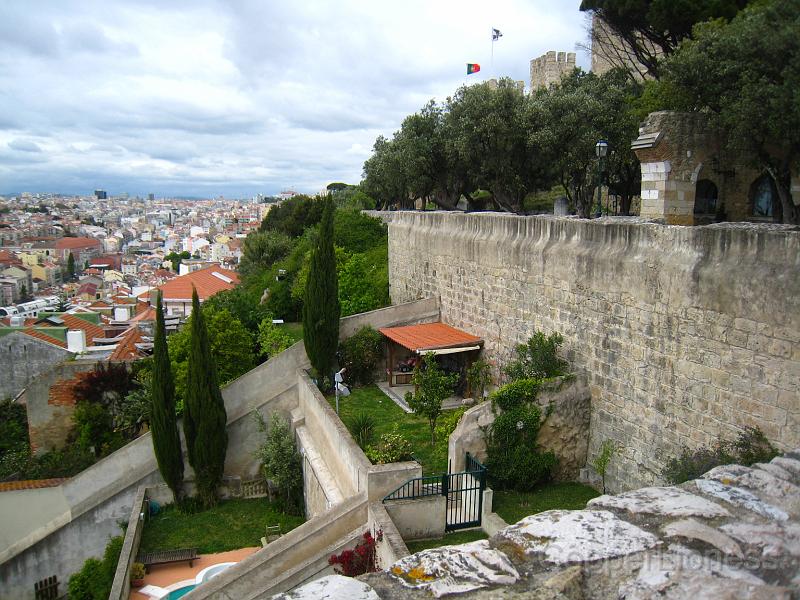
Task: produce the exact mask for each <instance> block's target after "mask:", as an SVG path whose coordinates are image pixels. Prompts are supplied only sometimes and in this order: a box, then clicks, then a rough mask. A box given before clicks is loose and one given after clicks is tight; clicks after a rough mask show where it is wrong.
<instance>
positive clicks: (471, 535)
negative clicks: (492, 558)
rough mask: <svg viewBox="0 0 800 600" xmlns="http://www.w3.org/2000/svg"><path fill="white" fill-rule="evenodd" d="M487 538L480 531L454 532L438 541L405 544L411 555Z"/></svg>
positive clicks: (484, 533)
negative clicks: (429, 549)
mask: <svg viewBox="0 0 800 600" xmlns="http://www.w3.org/2000/svg"><path fill="white" fill-rule="evenodd" d="M488 538H489V536H488V535H486V532H485V531H483V530H482V529H469V530H467V531H455V532H453V533H446V534H445V535H444V537H443V538H442V539H440V540H420V541H417V542H406V546H408V551H409V552H411V554H414V553H415V552H419V551H421V550H427V549H428V548H439V547H441V546H454V545H456V544H466V543H467V542H476V541H478V540H485V539H488Z"/></svg>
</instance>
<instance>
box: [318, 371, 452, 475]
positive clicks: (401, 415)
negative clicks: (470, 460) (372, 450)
mask: <svg viewBox="0 0 800 600" xmlns="http://www.w3.org/2000/svg"><path fill="white" fill-rule="evenodd" d="M328 401H329V402H330V403H331V406H333V407H334V408H336V400H335V399H334V397H333V396H331V397H329V398H328ZM360 412H363V413H366V414H368V415H370V416H372V417H373V418H374V419H375V435H374V438H373V440H372V443H373V444H376V443H377V442H378V440H379V439H380V436H381V434H383V433H391V432H392V431H394V428H395V427H397V432H398V433H400V434H401V435H403V436H404V437H405V438H406V439H407V440H408V441H409V442H411V445H412V447H413V453H414V457H415V458H416V459H417V460H418V461H419V462H420V464H421V465H422V470H423V473H425V475H432V474H434V473H446V472H447V440H446V439H444V440H436V446H434V447H432V446H431V429H430V426H429V425H428V419H426V418H424V417H419V416H417V415H415V414H414V413H411V414H409V413H406V412H405V411H404V410H403V409H402V408H400V407H399V406H397V404H395V403H394V402H392V400H391V399H390V398H388V397H387V396H386V394H384V393H383V392H382V391H381V390H380V388H379V387H378V386H376V385H370V386H367V387H363V388H356V389H354V390H353V391H352V393H351V394H350V395H349V396H348V397H347V398H339V416H340V417H341V419H342V421H344V424H345V425H347V424H348V423H349V421H350V420H351V419H352V418H353V417H354V416H355V415H357V414H358V413H360Z"/></svg>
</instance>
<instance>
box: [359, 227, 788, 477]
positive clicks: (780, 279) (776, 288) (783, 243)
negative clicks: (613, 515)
mask: <svg viewBox="0 0 800 600" xmlns="http://www.w3.org/2000/svg"><path fill="white" fill-rule="evenodd" d="M373 214H375V215H376V216H379V217H382V218H383V219H384V220H385V221H387V222H388V223H389V279H390V294H391V298H392V302H394V303H400V302H405V301H408V300H412V299H416V298H424V297H434V298H438V299H439V302H440V310H441V315H442V320H443V321H445V322H447V323H449V324H451V325H453V326H455V327H459V328H462V329H465V330H466V331H469V332H470V333H473V334H475V335H479V336H481V337H482V338H483V339H484V340H485V354H486V356H487V358H489V359H490V360H491V361H492V362H493V363H494V364H495V366H496V369H499V366H500V365H502V364H503V363H504V362H506V361H507V360H509V359H510V358H511V355H512V352H513V347H514V344H516V343H521V342H524V341H526V340H527V339H528V338H529V337H530V336H531V334H532V333H533V332H534V331H536V330H541V331H544V332H545V333H548V334H549V333H551V332H559V333H561V334H562V335H563V336H564V339H565V344H564V352H565V354H566V357H567V358H568V359H569V360H570V362H571V363H572V366H573V368H574V369H575V370H576V371H580V370H582V371H584V372H585V373H586V376H587V381H588V384H589V388H590V390H591V396H592V401H591V404H592V409H591V426H590V442H589V460H591V459H592V458H593V457H594V456H595V455H596V453H597V451H598V449H599V447H600V445H601V444H602V442H603V441H604V440H606V439H611V440H614V441H617V442H619V444H621V445H622V447H623V449H622V451H621V453H620V454H619V455H618V456H616V457H615V458H614V460H613V461H612V463H611V465H610V467H609V472H608V473H607V484H608V485H609V489H611V490H613V491H620V490H625V489H631V488H635V487H640V486H642V485H652V484H656V483H661V482H662V479H661V472H662V469H663V468H664V465H665V464H666V462H667V460H668V459H669V458H671V457H675V456H677V455H678V453H679V452H680V450H681V447H683V446H689V447H692V448H694V447H697V446H700V445H704V444H711V443H713V442H714V441H715V440H716V439H717V437H718V436H720V435H722V436H725V437H726V438H729V439H731V438H734V437H735V436H736V435H737V433H738V432H739V431H740V430H741V428H743V427H745V426H749V425H752V426H758V427H760V428H761V430H762V431H763V432H764V433H765V434H766V435H767V437H768V438H769V439H770V440H771V441H772V442H773V443H774V444H775V445H776V446H778V447H779V448H781V449H784V450H785V449H788V448H793V447H797V446H800V400H798V390H800V277H798V273H800V270H799V269H800V232H797V231H792V230H791V229H790V228H788V227H785V226H778V225H755V224H744V223H740V224H721V225H712V226H706V227H691V228H689V227H677V226H667V225H659V224H655V223H648V222H644V221H642V220H641V219H633V218H608V219H598V220H592V221H587V220H579V219H575V218H568V217H563V218H562V217H542V216H537V217H522V216H515V215H505V214H495V213H473V214H463V213H448V212H387V213H373Z"/></svg>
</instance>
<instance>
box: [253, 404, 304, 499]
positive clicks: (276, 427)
mask: <svg viewBox="0 0 800 600" xmlns="http://www.w3.org/2000/svg"><path fill="white" fill-rule="evenodd" d="M253 417H254V419H255V420H256V423H257V425H258V428H259V430H260V431H261V432H262V433H265V434H266V439H265V441H264V442H263V443H262V444H261V445H260V446H259V448H258V450H256V457H257V458H259V459H260V460H261V469H262V472H263V473H264V477H266V479H267V480H268V481H270V482H271V483H272V484H273V485H274V486H275V487H276V488H277V489H278V492H279V493H280V496H279V497H278V498H276V500H277V501H278V503H280V504H281V505H282V508H283V510H284V511H286V512H287V513H289V514H295V515H302V514H303V461H302V458H301V456H300V453H299V452H298V451H297V448H296V446H295V442H294V434H293V433H292V430H291V428H290V426H289V421H288V419H284V418H283V417H281V415H279V414H277V413H273V414H272V417H271V419H270V422H269V428H267V424H266V423H265V422H264V418H263V417H262V416H261V415H260V414H259V413H258V412H257V411H253ZM270 501H272V493H271V490H270Z"/></svg>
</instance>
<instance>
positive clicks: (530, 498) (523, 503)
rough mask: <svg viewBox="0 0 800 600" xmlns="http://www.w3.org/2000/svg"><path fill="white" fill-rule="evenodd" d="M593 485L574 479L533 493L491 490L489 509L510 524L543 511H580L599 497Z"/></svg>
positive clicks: (552, 484) (540, 487) (541, 487)
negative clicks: (590, 501)
mask: <svg viewBox="0 0 800 600" xmlns="http://www.w3.org/2000/svg"><path fill="white" fill-rule="evenodd" d="M599 495H600V494H599V493H598V492H597V490H595V489H594V488H591V487H589V486H588V485H583V484H582V483H577V482H563V483H546V484H543V485H541V486H539V487H537V488H536V489H534V490H533V491H532V492H513V491H500V490H494V497H493V499H492V510H494V512H496V513H497V514H498V515H500V516H501V517H502V518H503V520H504V521H505V522H506V523H508V524H509V525H510V524H513V523H516V522H517V521H519V520H520V519H522V518H524V517H527V516H528V515H534V514H536V513H540V512H544V511H546V510H555V509H562V510H580V509H582V508H586V503H587V502H588V501H589V500H591V499H592V498H595V497H597V496H599Z"/></svg>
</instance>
